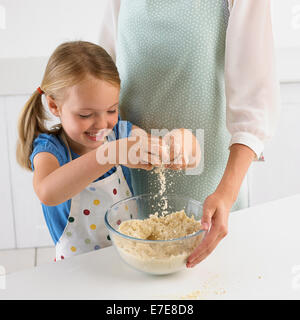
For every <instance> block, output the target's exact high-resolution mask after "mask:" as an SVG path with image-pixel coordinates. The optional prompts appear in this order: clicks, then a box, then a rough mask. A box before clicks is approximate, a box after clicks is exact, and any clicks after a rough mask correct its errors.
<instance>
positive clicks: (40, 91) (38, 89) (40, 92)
mask: <svg viewBox="0 0 300 320" xmlns="http://www.w3.org/2000/svg"><path fill="white" fill-rule="evenodd" d="M36 90H37V91H38V92H39V94H40V95H42V94H43V93H44V91H43V90H42V89H41V88H40V87H38V88H37V89H36Z"/></svg>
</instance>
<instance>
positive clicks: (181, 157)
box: [163, 128, 201, 170]
mask: <svg viewBox="0 0 300 320" xmlns="http://www.w3.org/2000/svg"><path fill="white" fill-rule="evenodd" d="M163 142H164V143H165V144H166V145H167V146H168V148H169V150H170V163H169V164H166V165H165V167H166V168H169V169H172V170H182V169H188V168H196V167H197V166H198V165H199V163H200V160H201V150H200V144H199V142H198V140H197V138H196V137H195V136H194V135H193V133H192V132H191V131H190V130H188V129H184V128H181V129H174V130H172V131H170V132H169V133H167V134H166V135H165V136H164V137H163Z"/></svg>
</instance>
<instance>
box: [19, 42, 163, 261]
mask: <svg viewBox="0 0 300 320" xmlns="http://www.w3.org/2000/svg"><path fill="white" fill-rule="evenodd" d="M119 90H120V79H119V76H118V72H117V68H116V66H115V64H114V62H113V61H112V59H111V58H110V56H109V55H108V54H107V52H106V51H105V50H104V49H102V48H101V47H99V46H97V45H95V44H92V43H88V42H83V41H78V42H69V43H64V44H62V45H60V46H59V47H58V48H57V49H56V50H55V51H54V53H53V54H52V56H51V57H50V59H49V62H48V65H47V67H46V71H45V74H44V78H43V81H42V84H41V86H40V87H39V88H38V89H37V90H36V91H35V92H34V93H33V94H32V96H31V97H30V99H29V100H28V102H27V103H26V105H25V107H24V109H23V111H22V114H21V116H20V119H19V127H18V130H19V140H18V147H17V160H18V162H19V164H20V165H21V166H22V167H24V168H27V169H29V170H33V171H34V176H33V187H34V190H35V192H36V194H37V196H38V198H39V199H40V201H41V203H42V208H43V212H44V216H45V220H46V223H47V226H48V228H49V231H50V234H51V237H52V239H53V241H54V243H55V245H56V260H60V259H64V258H66V257H69V256H72V255H75V254H79V253H84V252H88V251H91V250H96V249H99V248H103V247H106V246H108V245H110V244H111V240H110V238H109V236H108V233H107V231H106V228H105V226H104V219H103V218H104V214H105V212H106V210H107V209H108V208H109V207H110V206H111V205H112V204H113V203H115V202H117V201H120V200H122V199H124V198H127V197H129V196H131V195H132V194H133V190H132V186H131V179H130V172H129V169H128V167H131V168H140V169H145V170H150V169H151V168H152V167H153V165H152V164H151V158H150V157H149V159H148V158H147V154H149V153H148V152H146V153H147V154H146V157H145V155H144V156H143V160H144V161H135V163H132V162H130V159H128V161H127V162H126V163H124V164H126V167H125V166H121V164H123V163H122V161H121V159H122V158H124V156H122V155H121V154H120V150H123V152H124V153H127V152H128V150H129V148H130V146H132V142H131V141H126V140H127V138H128V137H129V136H130V135H131V132H132V131H133V128H135V129H138V128H137V127H135V126H133V125H132V124H131V123H130V122H128V121H122V120H120V117H119V115H118V101H119ZM43 94H45V97H46V100H47V103H48V107H49V110H50V111H51V113H52V114H53V115H54V116H56V117H59V118H60V122H61V124H60V125H57V126H55V127H54V128H52V129H50V130H49V129H47V127H46V124H45V121H46V120H47V116H46V110H45V109H44V107H43V103H42V95H43ZM135 132H137V133H136V135H139V134H141V133H142V132H143V130H140V131H139V130H135ZM153 139H154V138H153ZM153 139H151V138H149V142H150V143H151V141H152V142H153ZM105 140H107V141H109V142H107V143H110V144H113V143H116V142H118V143H119V144H121V142H122V147H120V145H118V147H120V148H116V150H117V157H116V162H115V163H105V164H101V165H100V164H99V161H97V159H96V156H97V150H98V148H99V146H101V145H103V143H104V141H105ZM141 141H142V140H141ZM156 141H157V140H156ZM124 142H128V143H126V144H124ZM157 152H158V153H157V158H156V160H157V159H158V158H159V157H160V156H159V154H160V152H161V149H159V148H158V151H157ZM147 160H148V162H147ZM154 162H155V161H154ZM136 163H137V164H136ZM157 164H158V162H156V165H157Z"/></svg>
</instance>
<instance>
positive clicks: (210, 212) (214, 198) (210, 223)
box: [186, 192, 233, 268]
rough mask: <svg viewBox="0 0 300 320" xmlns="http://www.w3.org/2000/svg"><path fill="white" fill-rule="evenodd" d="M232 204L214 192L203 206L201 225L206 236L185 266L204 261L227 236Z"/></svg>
mask: <svg viewBox="0 0 300 320" xmlns="http://www.w3.org/2000/svg"><path fill="white" fill-rule="evenodd" d="M232 205H233V202H232V201H231V200H230V199H227V197H226V195H222V194H218V193H217V192H214V193H213V194H211V195H210V196H208V197H207V198H206V200H205V201H204V204H203V216H202V219H201V224H202V226H203V229H204V230H207V234H206V236H205V238H204V239H203V241H202V242H201V244H200V245H199V246H198V247H197V248H196V249H195V250H194V251H193V252H192V254H191V255H190V256H189V257H188V260H187V264H186V266H187V267H188V268H192V267H194V266H195V265H196V264H198V263H199V262H201V261H202V260H204V259H205V258H206V257H207V256H208V255H209V254H210V253H211V252H212V251H213V250H214V249H215V247H216V246H217V245H218V243H219V242H220V241H221V240H222V239H223V238H224V237H225V236H226V235H227V232H228V218H229V213H230V209H231V207H232Z"/></svg>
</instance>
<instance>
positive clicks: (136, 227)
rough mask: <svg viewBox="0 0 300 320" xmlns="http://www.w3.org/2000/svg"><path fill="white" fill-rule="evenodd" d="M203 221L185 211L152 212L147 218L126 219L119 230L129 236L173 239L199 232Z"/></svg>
mask: <svg viewBox="0 0 300 320" xmlns="http://www.w3.org/2000/svg"><path fill="white" fill-rule="evenodd" d="M200 229H201V223H200V222H199V221H196V220H195V218H194V216H192V217H191V218H189V217H188V216H187V215H186V214H185V212H184V211H183V210H182V211H178V212H173V213H171V214H169V215H166V216H160V217H159V216H158V213H157V212H156V213H155V214H152V215H150V216H149V218H148V219H145V220H138V219H133V220H126V221H123V222H122V223H121V224H120V227H119V231H120V232H121V233H123V234H126V235H128V236H131V237H134V238H138V239H145V240H171V239H176V238H181V237H184V236H186V235H189V234H192V233H195V232H197V231H198V230H200Z"/></svg>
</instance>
